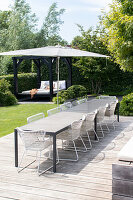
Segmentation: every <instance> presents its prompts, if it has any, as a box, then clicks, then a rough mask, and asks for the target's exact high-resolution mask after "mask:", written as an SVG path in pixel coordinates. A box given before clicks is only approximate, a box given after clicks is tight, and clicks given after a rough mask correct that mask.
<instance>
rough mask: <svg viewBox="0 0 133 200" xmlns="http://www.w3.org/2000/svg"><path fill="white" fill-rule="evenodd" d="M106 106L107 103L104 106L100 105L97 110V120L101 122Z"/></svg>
mask: <svg viewBox="0 0 133 200" xmlns="http://www.w3.org/2000/svg"><path fill="white" fill-rule="evenodd" d="M107 107H108V104H106V106H104V107H100V108H99V109H98V112H97V122H102V121H103V120H104V116H105V112H106V108H107Z"/></svg>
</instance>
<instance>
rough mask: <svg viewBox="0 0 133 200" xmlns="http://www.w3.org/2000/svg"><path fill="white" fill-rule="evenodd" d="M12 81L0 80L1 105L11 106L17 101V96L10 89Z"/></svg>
mask: <svg viewBox="0 0 133 200" xmlns="http://www.w3.org/2000/svg"><path fill="white" fill-rule="evenodd" d="M9 88H10V83H9V82H8V81H7V80H5V79H1V80H0V106H10V105H14V104H16V103H17V99H16V97H15V96H14V95H13V94H12V93H11V91H10V90H9Z"/></svg>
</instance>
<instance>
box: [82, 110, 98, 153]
mask: <svg viewBox="0 0 133 200" xmlns="http://www.w3.org/2000/svg"><path fill="white" fill-rule="evenodd" d="M96 114H97V110H96V111H95V112H92V113H88V114H86V115H83V117H82V120H83V124H82V127H81V135H82V137H83V138H84V137H86V136H87V138H88V140H87V141H88V142H89V148H87V147H86V148H87V150H89V149H91V148H92V143H91V139H90V135H89V132H90V131H93V132H94V136H95V140H94V141H95V142H98V141H99V137H98V135H97V133H96V131H95V129H94V119H95V117H96ZM84 141H85V140H84Z"/></svg>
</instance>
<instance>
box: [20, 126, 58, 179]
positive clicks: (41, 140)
mask: <svg viewBox="0 0 133 200" xmlns="http://www.w3.org/2000/svg"><path fill="white" fill-rule="evenodd" d="M17 131H18V133H19V136H20V138H21V140H22V142H23V145H24V152H23V155H22V157H21V160H20V163H19V166H18V172H21V171H22V170H24V169H25V168H27V167H28V166H30V165H31V164H32V163H34V162H35V161H38V167H37V173H38V175H41V174H43V173H45V172H46V171H48V170H49V169H51V168H52V167H53V166H51V167H48V168H47V169H45V170H44V171H40V160H41V152H42V151H43V150H45V149H47V148H49V155H50V151H51V148H52V144H53V142H52V140H51V137H49V138H48V137H47V138H46V137H45V132H44V131H42V130H40V131H24V130H22V129H20V128H17ZM27 151H32V152H36V159H35V160H34V161H32V162H31V163H29V164H28V165H26V166H25V167H23V168H22V169H21V170H19V169H20V168H21V164H22V161H23V158H24V156H25V154H26V153H27ZM38 154H39V155H38ZM57 158H58V151H57ZM58 162H59V159H58Z"/></svg>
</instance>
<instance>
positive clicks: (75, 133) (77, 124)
mask: <svg viewBox="0 0 133 200" xmlns="http://www.w3.org/2000/svg"><path fill="white" fill-rule="evenodd" d="M82 123H83V121H82V120H78V121H74V122H73V123H72V124H71V139H72V140H76V139H77V138H78V137H79V136H80V130H81V126H82Z"/></svg>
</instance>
